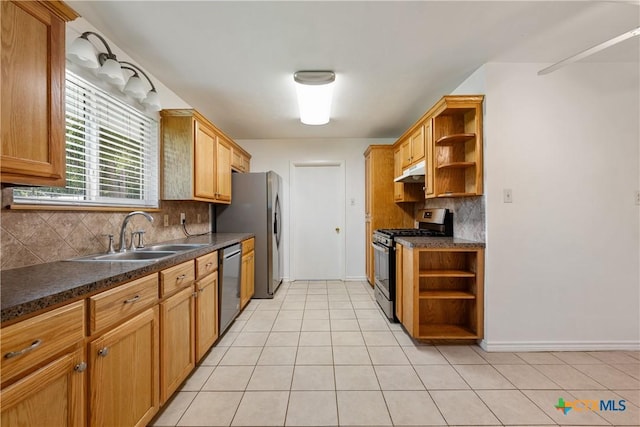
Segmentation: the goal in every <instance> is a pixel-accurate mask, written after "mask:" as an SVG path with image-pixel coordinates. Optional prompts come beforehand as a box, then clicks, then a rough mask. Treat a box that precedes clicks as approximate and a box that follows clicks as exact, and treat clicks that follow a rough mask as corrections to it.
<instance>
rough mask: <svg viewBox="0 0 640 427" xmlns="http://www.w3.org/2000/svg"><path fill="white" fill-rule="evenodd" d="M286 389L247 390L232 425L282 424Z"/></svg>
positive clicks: (285, 407)
mask: <svg viewBox="0 0 640 427" xmlns="http://www.w3.org/2000/svg"><path fill="white" fill-rule="evenodd" d="M288 401H289V392H288V391H248V392H246V393H245V394H244V396H242V401H241V402H240V405H239V406H238V410H237V412H236V415H235V417H233V422H232V423H231V425H232V426H260V427H266V426H282V425H284V420H285V416H286V413H287V403H288Z"/></svg>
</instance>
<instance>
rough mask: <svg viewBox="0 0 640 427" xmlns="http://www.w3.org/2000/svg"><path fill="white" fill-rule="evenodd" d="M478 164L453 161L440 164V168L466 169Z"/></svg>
mask: <svg viewBox="0 0 640 427" xmlns="http://www.w3.org/2000/svg"><path fill="white" fill-rule="evenodd" d="M475 166H476V162H451V163H443V164H441V165H438V169H466V168H472V167H475Z"/></svg>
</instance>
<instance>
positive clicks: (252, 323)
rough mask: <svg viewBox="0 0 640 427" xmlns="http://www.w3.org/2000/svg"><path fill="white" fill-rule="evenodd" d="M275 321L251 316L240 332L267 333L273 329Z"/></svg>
mask: <svg viewBox="0 0 640 427" xmlns="http://www.w3.org/2000/svg"><path fill="white" fill-rule="evenodd" d="M262 313H277V312H276V311H263V312H262ZM274 322H275V319H273V320H271V319H258V318H254V317H253V316H251V318H250V319H249V321H247V324H246V325H244V329H243V330H242V332H269V331H271V328H273V324H274Z"/></svg>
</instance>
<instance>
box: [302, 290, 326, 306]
mask: <svg viewBox="0 0 640 427" xmlns="http://www.w3.org/2000/svg"><path fill="white" fill-rule="evenodd" d="M327 301H329V298H328V297H327V293H326V292H322V293H320V292H319V293H317V294H315V295H314V294H311V293H309V294H307V303H310V302H327ZM307 308H309V307H307Z"/></svg>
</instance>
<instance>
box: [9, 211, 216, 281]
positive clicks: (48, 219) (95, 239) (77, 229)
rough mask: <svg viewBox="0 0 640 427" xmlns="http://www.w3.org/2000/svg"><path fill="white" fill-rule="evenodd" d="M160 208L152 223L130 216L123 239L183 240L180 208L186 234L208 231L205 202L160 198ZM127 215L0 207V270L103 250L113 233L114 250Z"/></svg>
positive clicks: (207, 212) (153, 213)
mask: <svg viewBox="0 0 640 427" xmlns="http://www.w3.org/2000/svg"><path fill="white" fill-rule="evenodd" d="M160 209H161V210H160V211H159V212H151V213H150V214H151V215H152V216H153V218H154V221H153V224H151V223H149V221H147V220H146V219H145V218H144V217H142V216H139V215H138V216H134V217H133V218H132V219H131V221H130V222H129V227H128V229H129V232H128V233H127V239H129V238H130V232H131V231H133V230H144V231H145V234H144V242H145V245H150V244H152V243H157V242H162V241H166V240H173V239H180V238H183V237H185V235H184V233H183V231H182V226H181V225H180V213H181V212H184V213H185V214H186V218H187V230H188V231H189V233H191V234H196V233H203V232H207V231H209V229H210V225H209V204H208V203H201V202H175V201H171V202H162V203H161V205H160ZM132 210H134V209H132ZM126 214H127V212H96V211H81V210H78V211H46V210H9V209H2V211H0V232H1V235H0V260H1V263H0V269H2V270H6V269H10V268H17V267H24V266H27V265H34V264H42V263H45V262H51V261H59V260H63V259H68V258H74V257H77V256H83V255H90V254H94V253H100V252H105V251H106V250H107V248H108V242H109V239H108V237H107V235H109V234H113V235H114V241H115V246H116V249H117V248H118V244H119V242H118V240H119V234H120V225H121V224H122V220H123V218H124V217H125V215H126ZM165 215H168V217H169V225H168V226H166V227H165V226H164V218H165ZM198 219H199V221H198Z"/></svg>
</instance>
